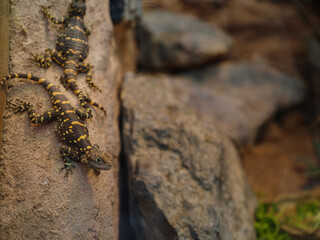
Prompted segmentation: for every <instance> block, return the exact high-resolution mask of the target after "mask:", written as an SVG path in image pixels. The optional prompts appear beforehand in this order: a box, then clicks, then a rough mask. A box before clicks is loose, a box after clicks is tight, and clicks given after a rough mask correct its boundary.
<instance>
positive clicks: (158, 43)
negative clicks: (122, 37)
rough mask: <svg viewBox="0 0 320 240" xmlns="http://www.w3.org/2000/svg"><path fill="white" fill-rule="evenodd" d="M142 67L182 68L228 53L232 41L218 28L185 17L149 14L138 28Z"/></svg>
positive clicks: (159, 11) (157, 68)
mask: <svg viewBox="0 0 320 240" xmlns="http://www.w3.org/2000/svg"><path fill="white" fill-rule="evenodd" d="M137 38H138V47H139V64H140V65H141V66H142V67H143V68H147V69H153V70H159V69H176V68H179V69H182V68H188V67H191V66H197V65H201V64H204V63H206V62H209V61H212V60H213V59H216V58H218V57H222V56H225V55H227V54H228V52H229V50H230V48H231V45H232V39H231V38H230V37H229V36H228V35H227V34H226V33H224V32H223V31H222V30H220V29H219V28H217V27H215V26H213V25H212V24H208V23H205V22H202V21H200V20H198V19H197V18H195V17H193V16H189V15H184V14H173V13H170V12H167V11H164V10H156V11H151V12H147V13H145V14H144V15H143V17H142V19H141V23H140V25H139V26H138V28H137Z"/></svg>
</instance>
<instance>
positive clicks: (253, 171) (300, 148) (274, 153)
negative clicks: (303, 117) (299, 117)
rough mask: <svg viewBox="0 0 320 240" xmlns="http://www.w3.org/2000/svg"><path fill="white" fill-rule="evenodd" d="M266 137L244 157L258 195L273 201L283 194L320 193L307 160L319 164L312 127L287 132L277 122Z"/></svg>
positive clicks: (251, 181)
mask: <svg viewBox="0 0 320 240" xmlns="http://www.w3.org/2000/svg"><path fill="white" fill-rule="evenodd" d="M265 134H266V136H265V137H264V139H263V140H262V141H261V142H260V143H258V144H257V145H256V146H255V147H253V148H252V149H250V150H248V151H247V152H246V153H244V157H243V165H244V168H245V170H246V172H247V175H248V178H249V181H250V183H251V185H252V187H253V190H254V192H255V193H256V194H257V196H258V197H259V198H260V199H261V200H265V201H272V200H275V199H276V198H278V197H279V196H281V195H287V194H295V193H301V192H302V191H320V179H311V178H308V177H307V176H306V174H305V170H306V164H305V163H304V162H303V159H309V160H310V161H312V162H314V163H316V157H315V154H314V151H313V148H312V142H311V136H310V130H309V128H308V127H306V126H300V127H297V128H296V129H292V130H290V131H286V130H283V129H281V128H280V127H279V125H278V124H277V123H275V122H273V123H271V124H269V126H268V127H267V130H266V132H265Z"/></svg>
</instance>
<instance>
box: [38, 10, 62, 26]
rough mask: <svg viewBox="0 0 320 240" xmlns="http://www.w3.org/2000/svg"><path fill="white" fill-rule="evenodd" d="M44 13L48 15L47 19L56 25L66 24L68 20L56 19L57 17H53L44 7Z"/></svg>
mask: <svg viewBox="0 0 320 240" xmlns="http://www.w3.org/2000/svg"><path fill="white" fill-rule="evenodd" d="M42 12H43V13H44V14H45V15H46V17H47V18H48V19H50V21H51V22H53V23H55V24H62V23H66V18H64V17H60V18H56V17H55V16H53V15H52V14H51V12H50V11H49V9H48V8H46V7H43V8H42Z"/></svg>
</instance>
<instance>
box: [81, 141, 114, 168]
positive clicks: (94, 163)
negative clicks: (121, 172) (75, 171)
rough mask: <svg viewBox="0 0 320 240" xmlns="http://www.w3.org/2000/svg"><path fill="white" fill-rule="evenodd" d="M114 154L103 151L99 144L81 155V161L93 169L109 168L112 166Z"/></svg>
mask: <svg viewBox="0 0 320 240" xmlns="http://www.w3.org/2000/svg"><path fill="white" fill-rule="evenodd" d="M112 159H113V157H112V155H111V154H110V153H104V152H102V151H101V150H100V149H99V148H98V147H97V146H93V147H92V148H91V149H90V150H88V151H87V152H86V153H85V154H83V155H82V156H81V163H82V164H85V165H87V166H88V167H90V168H93V169H100V170H109V169H111V166H112Z"/></svg>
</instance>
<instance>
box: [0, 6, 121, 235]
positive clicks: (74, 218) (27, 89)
mask: <svg viewBox="0 0 320 240" xmlns="http://www.w3.org/2000/svg"><path fill="white" fill-rule="evenodd" d="M67 2H70V1H67ZM67 2H66V1H64V0H58V1H53V0H39V1H31V0H30V1H26V0H13V1H11V26H10V30H11V38H10V39H11V42H10V49H11V52H10V55H11V56H10V57H11V58H10V59H11V62H10V72H30V73H33V74H34V75H37V76H40V77H46V78H47V79H49V80H50V81H51V82H52V83H54V84H56V85H59V86H60V89H61V91H62V92H63V93H64V94H66V96H67V97H68V98H69V100H70V102H71V103H72V104H74V105H75V106H78V100H77V99H76V97H75V96H74V95H73V94H72V93H71V92H69V91H66V90H65V89H64V87H63V86H62V85H61V83H60V80H59V79H60V76H61V75H62V70H61V68H60V67H59V66H57V65H55V64H53V65H52V66H51V67H50V68H49V69H48V70H46V69H40V67H38V66H37V64H36V63H35V62H34V61H32V60H31V57H32V54H35V53H36V54H42V53H43V52H44V50H45V49H46V48H47V47H51V48H54V47H55V40H56V34H57V33H58V32H59V30H60V28H61V27H60V26H57V25H54V24H52V23H51V22H48V20H47V19H46V18H45V17H44V15H43V13H42V12H41V7H42V6H48V7H50V9H51V10H52V12H53V13H54V14H55V15H57V16H64V15H65V14H66V12H67V7H66V6H67ZM97 6H99V7H98V8H97ZM26 9H28V11H26ZM108 12H109V7H108V1H102V0H92V1H87V14H86V17H85V22H86V23H87V24H88V25H89V24H91V25H92V33H91V35H90V36H89V49H90V51H89V56H88V58H87V61H88V62H90V63H92V64H93V65H94V66H95V74H94V80H95V82H96V83H97V85H98V86H99V87H100V88H101V89H102V93H99V92H93V91H92V90H91V89H89V87H88V86H87V84H86V82H85V75H84V74H79V75H78V77H77V80H78V84H79V87H80V88H81V89H83V90H84V91H85V92H87V93H89V94H91V96H92V98H93V99H94V100H96V101H97V102H99V103H101V104H102V105H103V106H105V107H106V108H107V111H108V116H107V117H105V116H104V115H103V113H102V112H100V111H99V110H96V111H93V114H94V117H93V119H92V120H88V121H87V125H88V129H89V133H90V137H91V141H92V143H95V144H98V145H99V146H100V149H102V150H103V151H110V152H111V153H112V154H114V156H115V160H114V162H115V163H116V161H117V155H118V151H119V138H118V130H117V129H118V127H117V126H118V125H117V115H118V103H117V94H116V90H117V85H118V82H117V79H118V78H117V76H118V66H117V63H116V62H117V61H116V59H115V56H114V54H113V52H112V48H111V47H110V44H111V37H110V36H111V31H112V26H111V22H110V19H109V16H108V14H106V13H108ZM9 85H13V86H14V87H12V88H10V89H9V90H8V101H13V100H14V99H15V98H19V99H22V100H26V101H29V102H31V103H32V104H33V105H34V106H35V107H36V109H37V112H38V113H42V112H44V111H45V110H47V109H48V108H49V107H51V103H50V101H49V96H48V93H47V92H46V90H45V89H43V88H42V87H41V86H38V85H37V84H32V83H29V82H27V81H25V80H24V81H23V82H20V81H19V80H14V81H11V82H9ZM60 145H61V143H60V142H59V140H58V137H57V135H56V134H55V130H54V123H48V124H44V125H42V126H32V125H31V124H30V121H29V119H28V116H27V114H26V113H22V114H13V113H12V112H11V111H9V110H6V111H5V115H4V134H3V142H2V151H1V158H0V176H1V177H0V183H1V184H0V199H1V200H0V239H114V238H115V236H116V232H115V229H117V226H116V224H117V223H116V222H113V219H115V220H116V219H117V216H113V215H114V213H113V211H114V210H113V205H114V204H115V203H114V201H115V199H114V197H115V190H116V189H115V183H114V180H113V179H114V177H113V172H112V171H102V172H101V174H100V175H99V176H98V177H97V176H95V174H94V173H93V171H92V170H89V169H86V168H84V167H82V166H80V164H78V163H76V168H75V169H74V171H73V175H71V176H69V177H68V179H65V178H64V172H60V168H61V167H62V166H63V161H62V160H61V158H60V156H59V147H60ZM114 165H116V164H114Z"/></svg>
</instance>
